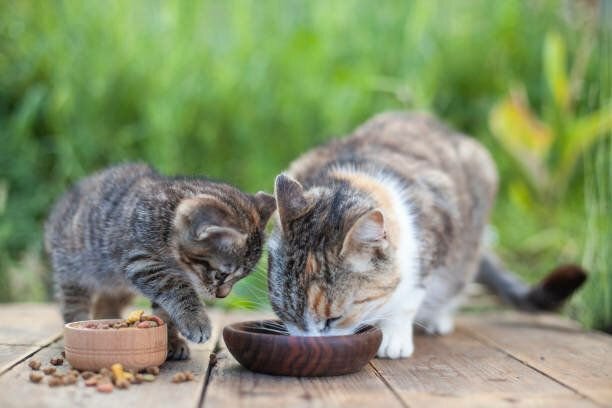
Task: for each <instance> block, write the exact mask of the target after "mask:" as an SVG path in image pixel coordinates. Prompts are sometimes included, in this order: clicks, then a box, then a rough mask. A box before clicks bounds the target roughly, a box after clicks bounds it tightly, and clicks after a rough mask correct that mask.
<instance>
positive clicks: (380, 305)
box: [268, 113, 584, 358]
mask: <svg viewBox="0 0 612 408" xmlns="http://www.w3.org/2000/svg"><path fill="white" fill-rule="evenodd" d="M497 183H498V176H497V171H496V168H495V165H494V163H493V160H492V159H491V157H490V155H489V153H488V152H487V151H486V150H485V149H484V148H483V147H482V146H481V145H480V144H479V143H478V142H476V141H475V140H474V139H472V138H469V137H466V136H464V135H461V134H458V133H456V132H453V131H451V130H449V129H448V128H446V127H445V126H443V125H442V124H440V123H439V122H437V121H436V120H434V119H433V118H431V117H429V116H426V115H423V114H416V113H385V114H381V115H378V116H376V117H374V118H373V119H371V120H370V121H368V122H366V123H365V124H364V125H362V126H361V127H359V128H358V129H357V130H356V131H355V132H354V133H353V134H352V135H351V136H350V137H348V138H345V139H340V140H334V141H332V142H330V143H328V144H327V145H324V146H322V147H319V148H315V149H313V150H312V151H310V152H308V153H306V154H304V155H303V156H302V157H300V158H298V159H297V160H296V161H294V162H293V163H292V165H291V166H290V168H289V170H288V171H287V174H282V175H280V176H278V177H277V179H276V185H275V195H276V201H277V207H278V211H277V216H276V218H277V221H276V227H275V230H274V232H273V234H272V236H271V238H270V243H269V262H268V265H269V274H268V286H269V292H270V300H271V303H272V306H273V309H274V311H275V312H276V314H277V315H278V316H279V317H280V318H281V320H283V322H284V323H285V325H286V326H287V328H288V330H289V332H290V333H291V334H293V335H341V334H348V333H352V332H354V331H355V330H356V329H357V328H358V327H359V326H360V325H362V324H364V323H372V324H376V325H378V326H379V327H380V328H381V330H382V332H383V341H382V344H381V346H380V349H379V351H378V356H380V357H389V358H398V357H407V356H410V355H411V354H412V352H413V342H412V331H413V323H416V324H417V325H419V326H422V327H423V328H424V329H425V330H426V331H427V332H429V333H436V334H445V333H449V332H450V331H452V330H453V313H454V311H455V310H456V309H457V307H458V305H459V303H460V301H461V299H462V294H463V292H464V289H465V287H466V285H467V283H469V282H470V281H472V280H473V279H474V278H475V276H476V275H477V273H478V272H479V271H480V273H479V278H480V280H482V281H483V282H484V283H485V284H487V285H489V286H490V287H492V288H493V289H495V290H496V291H497V292H498V293H500V295H502V297H504V298H505V299H506V300H508V301H509V302H511V303H513V304H514V305H515V306H517V307H519V308H522V309H525V310H541V309H551V308H554V307H557V306H559V305H560V304H561V303H562V302H563V300H564V299H565V298H566V297H567V296H569V295H570V294H571V293H572V292H573V290H575V289H576V288H577V287H578V286H580V284H581V283H582V281H583V280H584V273H583V271H582V270H580V269H579V268H577V267H568V268H565V269H562V270H560V271H557V272H555V273H554V274H553V275H552V276H550V277H549V278H548V279H547V280H545V281H544V282H543V283H542V284H541V285H538V286H537V287H535V288H533V289H530V288H528V287H527V286H525V285H524V284H523V283H522V282H520V281H519V280H518V279H517V278H515V277H514V276H512V275H511V274H509V273H507V272H504V271H503V270H502V269H501V268H500V267H499V266H498V264H497V263H496V262H495V261H494V260H493V259H492V258H491V257H489V256H488V255H486V254H485V252H484V251H483V244H482V241H483V240H482V237H483V232H484V230H485V226H486V224H487V221H488V217H489V213H490V211H491V207H492V205H493V202H494V197H495V194H496V190H497Z"/></svg>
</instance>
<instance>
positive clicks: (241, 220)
mask: <svg viewBox="0 0 612 408" xmlns="http://www.w3.org/2000/svg"><path fill="white" fill-rule="evenodd" d="M275 209H276V202H275V200H274V197H273V196H271V195H269V194H266V193H263V192H259V193H257V194H255V195H249V194H245V193H242V192H241V191H239V190H238V189H235V188H233V187H230V186H227V185H221V186H218V188H217V189H216V190H215V191H214V192H211V193H210V194H201V195H198V196H195V197H191V198H185V199H183V200H182V201H181V202H180V203H179V205H178V207H177V209H176V213H175V218H174V231H175V233H176V236H177V238H178V239H177V240H176V242H177V244H176V253H175V256H176V258H177V262H178V263H179V265H180V266H181V267H182V268H183V269H185V270H186V271H187V273H189V277H190V279H191V280H192V282H194V284H195V285H196V288H197V289H198V290H199V292H200V293H202V294H204V295H205V296H216V297H220V298H222V297H225V296H227V295H228V294H229V293H230V291H231V289H232V287H233V285H234V283H236V282H237V281H238V280H240V279H241V278H243V277H245V276H246V275H248V274H249V273H250V272H251V270H252V269H253V268H254V267H255V265H256V264H257V261H258V260H259V258H260V257H261V252H262V247H263V243H264V235H265V226H266V224H267V222H268V219H269V218H270V215H271V214H272V212H274V210H275Z"/></svg>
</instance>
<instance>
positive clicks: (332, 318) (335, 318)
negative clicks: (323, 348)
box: [323, 316, 342, 331]
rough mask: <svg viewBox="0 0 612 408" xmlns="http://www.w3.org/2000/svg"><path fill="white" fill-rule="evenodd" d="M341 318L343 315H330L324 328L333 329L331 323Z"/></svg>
mask: <svg viewBox="0 0 612 408" xmlns="http://www.w3.org/2000/svg"><path fill="white" fill-rule="evenodd" d="M341 318H342V316H337V317H330V318H329V319H327V320H325V327H324V328H323V330H325V331H327V330H329V329H331V325H332V324H334V323H335V322H337V321H338V320H340V319H341Z"/></svg>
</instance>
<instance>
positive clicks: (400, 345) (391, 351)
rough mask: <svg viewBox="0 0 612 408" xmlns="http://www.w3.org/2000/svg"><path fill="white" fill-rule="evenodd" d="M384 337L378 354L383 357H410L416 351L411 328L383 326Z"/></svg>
mask: <svg viewBox="0 0 612 408" xmlns="http://www.w3.org/2000/svg"><path fill="white" fill-rule="evenodd" d="M382 331H383V339H382V342H381V343H380V347H379V348H378V353H376V355H377V356H378V357H381V358H393V359H395V358H405V357H410V356H411V355H412V352H413V351H414V343H413V342H412V330H411V329H407V330H406V329H403V330H402V329H390V328H383V329H382Z"/></svg>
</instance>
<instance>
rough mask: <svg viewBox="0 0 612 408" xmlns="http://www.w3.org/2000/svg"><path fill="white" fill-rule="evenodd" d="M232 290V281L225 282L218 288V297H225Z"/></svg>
mask: <svg viewBox="0 0 612 408" xmlns="http://www.w3.org/2000/svg"><path fill="white" fill-rule="evenodd" d="M231 291H232V284H231V283H225V284H223V285H221V286H219V287H218V288H217V293H216V295H217V297H218V298H224V297H226V296H227V295H229V293H230V292H231Z"/></svg>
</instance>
